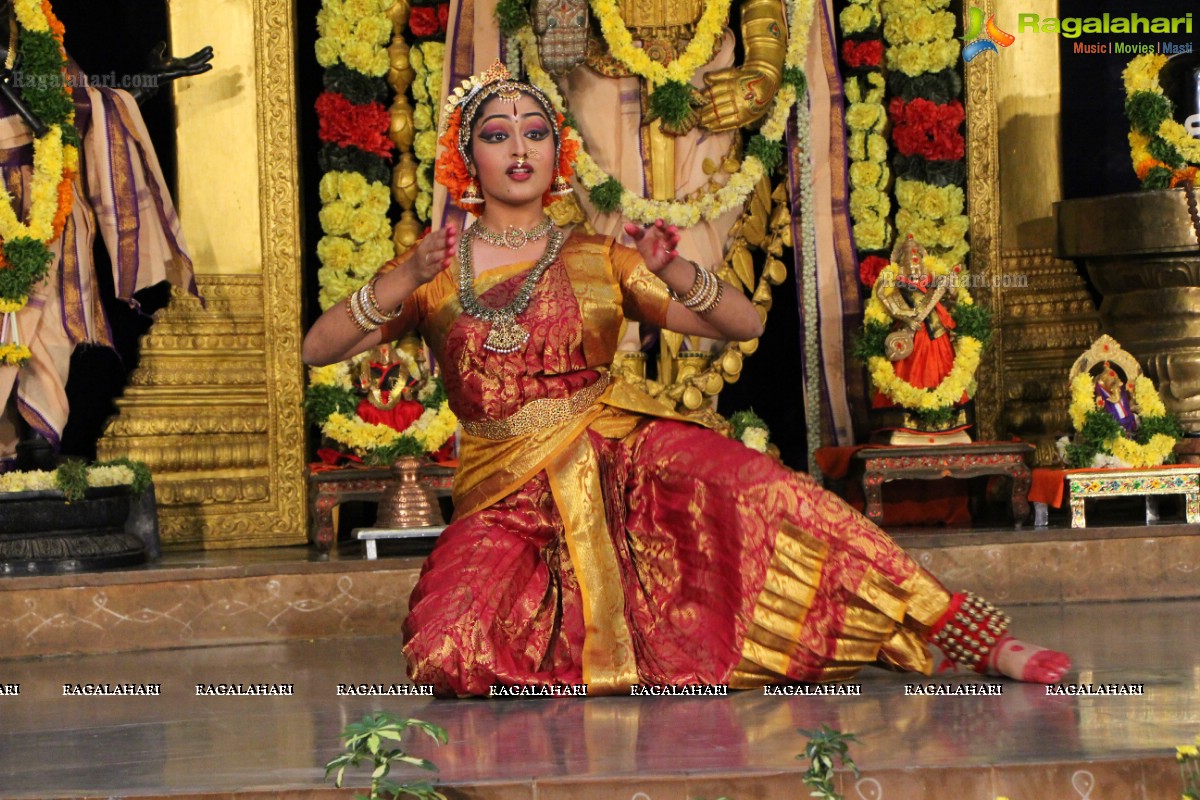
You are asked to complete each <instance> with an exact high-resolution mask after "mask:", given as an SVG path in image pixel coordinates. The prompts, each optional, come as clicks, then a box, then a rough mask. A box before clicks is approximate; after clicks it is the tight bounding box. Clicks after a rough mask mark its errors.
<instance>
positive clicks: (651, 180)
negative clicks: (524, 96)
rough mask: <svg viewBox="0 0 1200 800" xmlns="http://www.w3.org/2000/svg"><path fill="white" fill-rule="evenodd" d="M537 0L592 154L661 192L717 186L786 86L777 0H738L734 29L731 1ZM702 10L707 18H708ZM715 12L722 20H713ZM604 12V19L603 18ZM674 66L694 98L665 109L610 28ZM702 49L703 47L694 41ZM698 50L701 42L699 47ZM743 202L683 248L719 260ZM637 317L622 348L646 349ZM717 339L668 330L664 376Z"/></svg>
mask: <svg viewBox="0 0 1200 800" xmlns="http://www.w3.org/2000/svg"><path fill="white" fill-rule="evenodd" d="M590 5H591V10H592V12H593V13H592V14H589V13H588V11H589V3H588V0H532V7H531V12H532V13H531V17H532V19H533V22H534V30H535V32H537V34H538V50H539V54H540V56H541V59H542V62H543V64H544V65H545V66H546V68H547V69H548V70H549V71H550V72H552V73H553V74H554V75H556V76H557V79H558V83H559V87H560V89H561V90H562V93H563V95H564V97H565V98H566V100H567V104H568V106H569V107H570V109H571V112H572V115H573V116H574V118H575V120H576V122H577V123H578V130H579V132H580V134H581V136H582V137H583V141H584V142H585V144H586V147H587V149H588V152H589V153H590V154H591V155H592V157H593V158H594V159H595V161H596V163H597V165H598V166H599V167H600V168H601V169H603V170H604V171H605V172H607V173H608V174H609V175H611V176H612V177H614V178H616V179H617V180H618V181H619V182H620V183H621V185H622V186H624V187H625V189H626V190H627V191H629V192H632V193H634V194H639V193H640V194H641V196H642V197H644V198H647V199H650V200H658V201H684V202H687V201H694V200H697V199H699V198H701V197H703V196H704V195H705V194H708V193H710V192H715V191H717V190H719V189H720V188H721V187H722V186H723V185H725V183H726V182H727V181H728V180H729V177H730V175H731V174H733V173H735V172H736V171H737V170H738V168H739V167H740V164H741V149H742V141H741V135H740V131H741V129H742V128H744V127H746V126H750V125H753V124H755V123H756V122H758V121H759V120H761V118H762V117H763V115H764V114H765V113H766V111H767V108H768V106H769V105H770V103H771V100H772V99H773V98H774V96H775V93H776V91H777V90H778V89H779V86H780V82H781V79H782V73H783V65H784V59H785V55H786V50H787V25H786V20H785V11H784V6H783V3H782V2H781V0H740V4H739V6H738V11H739V12H740V13H739V14H738V17H739V19H740V33H741V36H740V46H741V52H743V53H744V54H745V55H744V59H743V61H742V63H740V64H736V63H735V50H737V47H738V44H739V37H737V36H735V34H734V33H733V31H731V30H729V28H728V23H729V16H730V15H729V10H730V3H729V2H726V3H724V4H723V9H724V10H723V13H722V3H720V2H718V1H717V0H607V1H606V2H592V3H591V4H590ZM706 14H707V16H706ZM714 14H715V15H718V16H719V17H720V18H716V17H715V16H714ZM602 17H607V18H605V19H602ZM622 27H623V28H624V30H626V31H628V33H629V35H630V37H631V38H632V42H633V46H634V47H635V48H637V49H638V50H640V52H641V53H643V54H645V56H647V57H648V58H649V59H650V60H651V61H652V62H654V63H655V64H656V65H660V66H661V67H664V68H666V69H667V71H668V73H670V74H671V75H673V76H676V77H681V76H686V77H683V79H682V80H681V81H680V83H683V84H684V85H685V86H686V90H685V91H686V95H685V99H686V104H687V108H686V109H685V110H684V111H682V112H680V113H677V114H675V115H672V118H671V119H667V118H665V117H664V115H662V114H660V113H658V111H657V110H656V108H655V103H654V100H655V98H653V97H652V95H654V94H655V93H656V92H658V91H661V87H655V86H652V85H651V81H649V80H646V79H645V75H644V73H643V74H641V75H639V74H638V73H637V71H635V70H634V69H632V68H631V66H630V63H629V60H628V59H625V58H622V52H621V50H620V48H619V47H614V46H613V44H612V41H614V36H613V31H614V30H618V31H619V30H620V29H621V28H622ZM698 48H699V49H698ZM700 50H703V52H700ZM576 197H577V199H578V200H579V203H580V205H581V206H582V207H583V211H584V213H585V215H586V217H587V219H588V222H589V223H590V224H591V225H592V226H593V227H594V228H595V229H596V231H597V232H598V233H602V234H607V235H611V236H614V237H616V238H618V239H620V238H621V237H622V236H623V231H622V229H621V226H622V223H623V215H622V214H621V213H620V211H617V212H611V213H602V212H600V211H599V210H597V209H596V208H595V207H593V206H592V204H591V203H590V200H589V198H588V196H587V193H586V192H577V193H576ZM741 214H742V209H741V208H740V207H738V208H733V209H730V210H729V211H727V212H725V213H724V214H722V215H720V216H718V217H716V218H714V219H711V220H702V221H701V222H699V223H698V224H696V225H693V226H691V227H689V228H688V229H687V230H686V231H684V232H683V238H682V240H681V242H680V245H679V251H680V254H681V255H683V256H684V257H685V258H688V259H690V260H692V261H695V262H696V263H698V264H700V265H702V266H703V267H705V268H706V269H708V270H711V271H716V270H718V269H720V267H721V265H722V263H723V262H724V260H725V257H726V254H727V247H728V245H729V242H730V240H731V237H730V231H731V229H732V228H733V225H734V223H735V222H736V221H737V219H738V218H739V216H741ZM636 327H637V326H636V325H631V326H630V330H629V331H628V332H627V334H626V338H625V340H624V342H623V343H622V348H621V349H622V350H625V351H637V350H639V349H640V347H641V341H640V334H639V332H638V331H637V330H636ZM712 346H713V343H711V342H704V341H688V342H684V339H683V337H681V336H679V335H677V334H671V333H664V334H663V347H662V353H661V357H660V364H659V380H660V381H665V382H669V381H671V380H673V379H674V378H676V377H677V373H678V366H677V356H678V354H679V353H680V352H681V351H688V350H691V351H701V352H703V353H707V352H708V351H709V350H711V349H712Z"/></svg>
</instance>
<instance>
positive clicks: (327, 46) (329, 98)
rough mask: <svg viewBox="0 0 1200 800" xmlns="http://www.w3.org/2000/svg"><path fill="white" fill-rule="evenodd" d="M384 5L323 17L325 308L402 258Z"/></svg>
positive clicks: (331, 9) (337, 3)
mask: <svg viewBox="0 0 1200 800" xmlns="http://www.w3.org/2000/svg"><path fill="white" fill-rule="evenodd" d="M390 6H391V3H390V2H384V0H356V2H353V3H348V2H342V0H324V2H323V4H322V8H321V10H320V11H319V12H318V13H317V32H318V34H319V37H320V38H318V40H317V43H316V53H317V61H318V62H319V63H320V64H321V66H323V67H325V68H326V73H325V86H326V90H325V91H324V92H322V93H321V95H320V96H319V97H318V98H317V102H316V110H317V120H318V131H317V135H318V138H319V139H320V140H321V142H322V147H321V153H320V161H321V167H322V169H324V170H325V174H324V175H323V176H322V178H321V183H320V198H321V211H320V212H319V215H318V218H319V220H320V223H321V231H322V233H323V234H324V235H323V236H322V237H321V239H320V240H319V241H318V242H317V258H318V259H319V260H320V262H321V266H320V267H319V268H318V270H317V279H318V282H319V284H320V290H319V293H318V302H319V303H320V305H321V308H322V309H326V308H329V307H330V306H332V305H334V304H335V303H337V302H338V301H339V300H341V299H343V298H344V297H346V296H347V295H349V294H350V293H351V292H353V291H354V290H355V289H357V288H358V287H359V286H361V285H362V284H363V283H364V282H365V281H367V280H368V279H370V277H371V276H372V275H374V274H375V273H376V272H377V271H378V270H379V268H380V267H381V266H383V264H384V263H385V262H386V261H387V260H388V259H390V258H392V257H393V256H394V255H395V247H394V245H392V242H391V233H392V230H391V223H390V221H389V220H388V216H387V214H388V209H389V208H390V207H391V189H390V187H389V185H388V184H389V179H390V172H389V169H388V161H390V160H391V157H392V154H393V151H394V149H395V148H394V145H393V144H392V140H391V139H390V138H389V137H388V132H389V128H390V125H391V118H390V116H389V114H388V112H387V109H386V108H385V107H384V106H383V104H382V103H381V102H379V99H380V98H383V97H385V96H386V95H387V84H386V83H385V82H384V80H383V78H382V75H383V74H384V73H385V72H386V71H387V68H388V64H389V60H388V54H387V45H388V43H389V42H390V41H391V36H392V23H391V20H389V19H388V17H387V14H386V13H385V12H386V11H387V9H388V8H389V7H390Z"/></svg>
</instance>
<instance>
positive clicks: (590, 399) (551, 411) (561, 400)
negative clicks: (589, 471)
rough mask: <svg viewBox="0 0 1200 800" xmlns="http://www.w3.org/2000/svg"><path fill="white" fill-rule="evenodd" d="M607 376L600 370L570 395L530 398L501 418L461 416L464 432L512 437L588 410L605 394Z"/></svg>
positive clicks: (491, 436) (548, 425) (494, 436)
mask: <svg viewBox="0 0 1200 800" xmlns="http://www.w3.org/2000/svg"><path fill="white" fill-rule="evenodd" d="M610 380H611V379H610V378H609V375H608V373H607V372H602V373H600V378H599V380H597V381H596V382H595V383H593V384H592V385H591V386H588V387H586V388H583V389H580V390H579V391H578V392H576V393H575V394H573V395H571V396H570V397H547V398H543V399H541V400H532V401H530V402H528V403H526V404H525V405H523V406H521V410H520V411H518V412H517V413H515V414H513V415H511V416H508V417H505V418H504V419H486V420H481V421H478V422H471V421H469V420H461V424H462V426H463V430H465V431H466V432H467V433H469V434H471V435H472V436H479V437H482V438H484V439H511V438H512V437H514V436H523V435H524V434H527V433H533V432H534V431H538V430H541V429H542V428H548V427H550V426H551V425H557V424H558V423H560V422H564V421H566V420H568V419H570V418H571V417H575V416H578V415H579V414H582V413H583V412H584V411H587V410H588V409H589V408H591V407H592V404H593V403H595V402H596V399H597V398H599V397H600V395H602V394H604V390H605V389H607V388H608V384H609V381H610Z"/></svg>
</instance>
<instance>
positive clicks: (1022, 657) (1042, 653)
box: [930, 636, 1071, 683]
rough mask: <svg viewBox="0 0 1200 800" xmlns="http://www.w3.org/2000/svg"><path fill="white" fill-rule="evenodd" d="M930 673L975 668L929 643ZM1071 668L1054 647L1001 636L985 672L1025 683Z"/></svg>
mask: <svg viewBox="0 0 1200 800" xmlns="http://www.w3.org/2000/svg"><path fill="white" fill-rule="evenodd" d="M930 651H931V652H932V654H933V658H934V667H933V674H934V675H945V674H947V673H949V674H955V675H965V674H967V673H971V672H975V670H972V669H971V668H969V667H965V666H962V665H960V664H956V663H955V662H953V661H951V660H950V659H948V658H946V656H945V654H944V653H943V652H942V651H941V649H940V648H938V647H935V646H932V645H931V646H930ZM1070 669H1071V658H1070V656H1068V655H1067V654H1066V653H1060V652H1058V651H1057V650H1047V649H1046V648H1044V647H1038V646H1037V645H1034V644H1030V643H1029V642H1025V641H1022V640H1020V639H1014V638H1013V637H1011V636H1004V637H1003V638H1001V639H1000V641H998V642H997V643H996V647H995V649H993V650H992V652H991V654H990V655H989V656H988V668H987V674H988V675H1001V676H1004V677H1006V678H1012V679H1013V680H1015V681H1024V682H1025V683H1058V682H1059V681H1060V680H1062V677H1063V675H1065V674H1067V671H1068V670H1070Z"/></svg>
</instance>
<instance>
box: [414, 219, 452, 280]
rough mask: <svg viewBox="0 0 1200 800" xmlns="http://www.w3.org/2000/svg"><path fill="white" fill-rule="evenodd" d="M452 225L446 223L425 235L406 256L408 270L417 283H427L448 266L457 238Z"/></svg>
mask: <svg viewBox="0 0 1200 800" xmlns="http://www.w3.org/2000/svg"><path fill="white" fill-rule="evenodd" d="M456 234H457V231H456V230H455V228H454V225H447V226H446V227H444V228H439V229H438V230H436V231H433V232H432V233H430V234H429V235H427V236H426V237H425V238H424V239H422V240H421V241H420V242H418V243H417V246H416V247H415V248H413V251H412V254H411V255H410V256H409V257H408V259H407V261H408V270H409V271H410V272H411V273H412V275H413V277H415V278H416V279H417V282H418V284H424V283H428V282H429V281H431V280H433V279H434V278H436V277H437V275H438V273H439V272H441V271H442V270H444V269H445V268H446V267H448V266H450V260H451V259H452V258H453V257H454V246H455V242H456V239H457V236H456Z"/></svg>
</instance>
